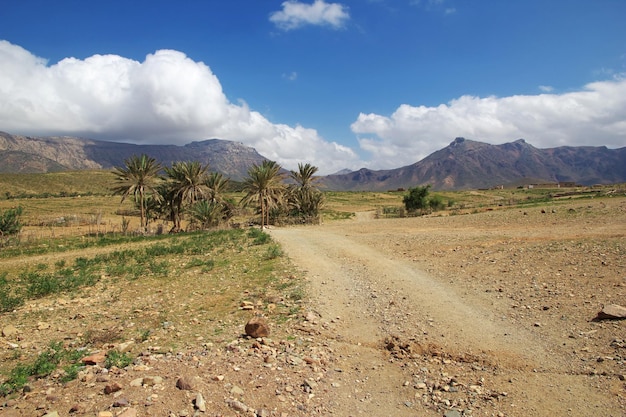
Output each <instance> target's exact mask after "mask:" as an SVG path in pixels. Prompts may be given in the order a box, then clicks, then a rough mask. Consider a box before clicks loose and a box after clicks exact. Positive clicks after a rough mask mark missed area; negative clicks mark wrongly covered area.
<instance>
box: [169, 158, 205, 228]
mask: <svg viewBox="0 0 626 417" xmlns="http://www.w3.org/2000/svg"><path fill="white" fill-rule="evenodd" d="M208 169H209V166H208V165H205V166H202V164H201V163H200V162H198V161H193V162H189V161H185V162H174V163H173V164H172V167H171V168H167V167H166V168H165V173H166V174H167V176H168V178H169V188H170V190H171V197H170V198H171V200H172V201H171V207H172V212H173V216H172V217H173V220H174V228H173V229H172V230H174V231H179V230H180V229H181V228H180V222H181V217H182V210H183V205H184V204H190V205H191V204H193V203H195V202H196V201H198V200H200V199H202V198H204V197H206V196H207V195H208V192H209V189H208V187H207V185H206V181H207V171H208Z"/></svg>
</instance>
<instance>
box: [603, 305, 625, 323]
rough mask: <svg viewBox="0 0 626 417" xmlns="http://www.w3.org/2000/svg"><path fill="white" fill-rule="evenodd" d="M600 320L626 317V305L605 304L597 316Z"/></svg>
mask: <svg viewBox="0 0 626 417" xmlns="http://www.w3.org/2000/svg"><path fill="white" fill-rule="evenodd" d="M596 319H598V320H623V319H626V307H622V306H620V305H617V304H609V305H608V306H604V307H603V308H602V310H601V311H600V312H599V313H598V316H597V317H596Z"/></svg>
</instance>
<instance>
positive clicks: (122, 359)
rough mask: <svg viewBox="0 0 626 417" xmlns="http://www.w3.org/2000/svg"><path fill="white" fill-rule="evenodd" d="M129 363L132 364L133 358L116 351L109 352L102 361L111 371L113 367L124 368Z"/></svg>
mask: <svg viewBox="0 0 626 417" xmlns="http://www.w3.org/2000/svg"><path fill="white" fill-rule="evenodd" d="M131 363H133V358H131V357H130V356H129V355H127V354H126V353H122V352H119V351H117V350H110V351H109V353H107V357H106V359H105V360H104V366H105V367H106V368H108V369H111V368H112V367H114V366H115V367H116V368H126V367H127V366H128V365H130V364H131Z"/></svg>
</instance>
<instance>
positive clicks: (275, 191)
mask: <svg viewBox="0 0 626 417" xmlns="http://www.w3.org/2000/svg"><path fill="white" fill-rule="evenodd" d="M124 162H125V165H124V166H123V167H116V168H115V169H114V170H113V174H115V181H116V185H115V186H114V187H113V192H114V194H118V195H121V196H122V201H124V200H125V199H126V198H127V197H129V196H132V197H133V198H134V201H135V203H136V205H137V206H138V208H139V212H140V221H141V228H142V229H144V230H145V229H146V228H147V227H148V223H149V221H150V220H151V219H156V218H163V219H168V220H170V221H171V222H172V224H173V227H172V230H171V232H177V231H181V230H182V226H181V222H182V219H183V216H184V215H187V216H188V220H189V222H190V224H191V225H192V226H194V227H199V228H202V229H209V228H212V227H216V226H219V225H220V224H223V223H224V222H225V221H227V220H229V219H230V218H231V217H232V216H233V215H234V213H235V208H236V206H237V204H236V203H235V202H234V201H233V200H232V199H228V198H226V192H227V189H228V184H229V179H228V178H225V177H224V176H223V175H222V174H220V173H217V172H209V167H208V165H202V164H201V163H200V162H197V161H191V162H175V163H173V164H172V166H171V167H163V166H162V165H161V164H160V163H159V162H157V161H156V159H154V158H152V157H149V156H147V155H140V156H136V155H134V156H132V157H130V158H128V159H126V160H125V161H124ZM161 172H164V173H165V175H164V176H163V175H162V174H161ZM316 172H317V167H315V166H312V165H311V164H299V165H298V170H297V171H291V173H290V175H289V176H288V178H287V177H286V176H285V174H284V173H283V170H282V168H281V166H280V165H279V164H277V163H276V162H274V161H268V160H266V161H263V163H261V164H259V165H256V164H255V165H253V166H252V167H251V168H250V169H249V170H248V176H247V177H246V178H245V179H244V181H243V184H242V189H243V192H244V196H243V198H242V199H241V201H240V204H241V206H243V207H249V206H250V205H252V204H254V205H255V206H254V207H255V208H256V209H257V210H258V214H259V215H260V225H261V227H262V228H263V227H265V226H266V225H268V224H270V223H271V222H275V221H277V219H280V218H291V219H293V218H297V219H298V221H300V222H315V221H318V220H319V216H320V210H321V208H322V206H323V201H324V200H323V194H322V193H321V192H320V191H319V190H318V189H317V187H316V186H315V182H316V180H317V178H316V177H314V175H315V173H316ZM286 179H289V183H288V184H286V183H285V180H286Z"/></svg>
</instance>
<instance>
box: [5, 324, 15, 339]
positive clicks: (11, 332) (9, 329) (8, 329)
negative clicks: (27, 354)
mask: <svg viewBox="0 0 626 417" xmlns="http://www.w3.org/2000/svg"><path fill="white" fill-rule="evenodd" d="M16 334H17V329H16V328H15V326H13V325H12V324H9V325H7V326H5V327H3V328H2V336H3V337H12V336H15V335H16Z"/></svg>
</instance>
